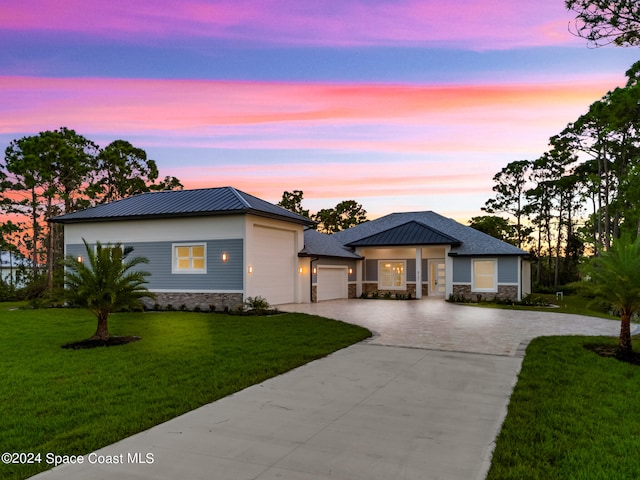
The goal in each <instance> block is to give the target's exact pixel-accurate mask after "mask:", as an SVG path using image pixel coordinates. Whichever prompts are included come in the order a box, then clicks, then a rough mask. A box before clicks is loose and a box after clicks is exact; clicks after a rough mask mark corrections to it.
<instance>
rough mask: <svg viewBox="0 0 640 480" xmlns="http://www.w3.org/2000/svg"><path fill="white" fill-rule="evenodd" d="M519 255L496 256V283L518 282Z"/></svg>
mask: <svg viewBox="0 0 640 480" xmlns="http://www.w3.org/2000/svg"><path fill="white" fill-rule="evenodd" d="M519 262H520V257H499V258H498V283H518V263H519Z"/></svg>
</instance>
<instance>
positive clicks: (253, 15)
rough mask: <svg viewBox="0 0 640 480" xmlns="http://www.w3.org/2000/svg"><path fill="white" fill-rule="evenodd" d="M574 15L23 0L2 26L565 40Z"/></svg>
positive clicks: (207, 34)
mask: <svg viewBox="0 0 640 480" xmlns="http://www.w3.org/2000/svg"><path fill="white" fill-rule="evenodd" d="M33 12H39V13H40V14H39V15H34V13H33ZM498 12H499V13H498ZM563 19H564V20H563ZM570 19H571V15H570V14H569V13H568V12H566V11H565V10H564V8H563V5H562V2H559V1H558V0H540V1H537V2H513V1H512V0H483V1H474V2H469V1H465V0H454V1H451V2H441V1H440V0H387V1H375V2H371V1H369V0H351V1H344V0H326V1H323V2H317V1H314V0H297V1H296V2H291V1H290V0H263V1H243V2H240V3H239V2H237V1H235V0H215V1H214V0H208V1H206V0H182V1H180V2H176V1H174V0H153V1H151V0H140V1H136V2H130V1H128V0H111V1H109V2H89V1H86V0H66V1H65V2H50V1H49V0H22V1H20V2H6V4H5V5H2V6H0V29H9V30H14V31H40V32H51V33H53V32H63V33H70V34H80V35H91V36H100V37H103V38H109V39H116V40H117V39H122V38H123V37H125V38H126V39H127V40H128V41H130V40H132V39H138V41H140V42H147V41H149V40H152V39H154V40H156V41H157V40H158V39H166V38H173V39H176V38H183V39H188V38H191V39H198V38H214V39H226V40H230V41H242V42H247V43H252V44H255V43H263V44H264V43H266V44H276V45H278V44H279V45H289V46H291V45H300V46H311V45H313V46H349V47H353V46H379V45H392V46H400V45H404V46H407V45H410V46H429V45H430V46H450V47H456V48H458V47H467V48H470V49H474V50H485V49H505V48H514V47H531V46H547V45H559V44H562V45H566V44H571V43H573V42H574V41H575V39H573V38H572V37H571V36H570V35H568V34H567V33H566V30H567V24H568V22H569V20H570Z"/></svg>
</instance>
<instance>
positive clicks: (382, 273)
mask: <svg viewBox="0 0 640 480" xmlns="http://www.w3.org/2000/svg"><path fill="white" fill-rule="evenodd" d="M405 271H406V262H398V261H391V260H380V262H378V288H379V289H387V290H394V289H395V290H404V288H405V284H406V277H405Z"/></svg>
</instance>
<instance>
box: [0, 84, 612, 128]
mask: <svg viewBox="0 0 640 480" xmlns="http://www.w3.org/2000/svg"><path fill="white" fill-rule="evenodd" d="M605 85H607V86H608V87H610V86H611V81H610V79H609V81H608V82H602V83H601V82H598V81H596V82H594V81H589V80H586V81H583V82H582V83H574V82H571V81H567V82H566V83H565V82H562V83H560V82H558V83H554V84H548V85H543V86H537V85H525V84H523V85H486V86H482V85H480V86H469V85H445V86H412V85H366V84H365V85H338V84H289V83H258V82H218V81H188V80H126V79H104V78H97V79H60V78H32V77H0V91H2V93H3V96H4V98H5V105H4V106H3V116H2V118H1V119H0V131H3V132H9V131H15V130H22V129H23V128H24V127H26V126H27V125H48V124H50V123H51V122H52V121H53V122H55V123H56V124H57V123H60V122H61V121H66V122H68V123H71V124H82V125H86V126H87V127H88V128H90V129H92V130H98V131H105V130H111V129H116V130H121V131H134V130H136V131H138V130H143V131H172V132H176V131H177V132H183V131H189V130H190V129H191V130H192V131H193V132H194V133H197V132H198V131H201V132H202V133H211V132H210V130H207V129H208V128H211V127H224V128H229V127H233V126H236V127H242V126H260V125H280V124H282V125H284V124H304V125H322V124H331V125H335V124H336V123H344V124H355V123H360V124H372V125H373V124H376V123H380V122H382V123H389V122H392V123H393V124H394V125H402V124H406V125H441V124H443V123H448V122H452V121H462V122H465V121H467V122H471V123H473V122H474V121H475V120H478V119H483V118H484V119H487V118H491V119H498V120H499V119H500V118H503V117H505V115H506V116H509V115H515V116H519V117H520V118H521V119H522V120H524V121H527V120H528V117H527V116H523V115H518V112H523V111H525V110H531V109H533V110H534V111H538V112H539V113H543V112H542V110H541V109H543V108H547V106H548V107H551V108H554V109H558V108H562V107H570V108H575V107H576V106H578V105H579V106H581V108H582V109H585V108H586V106H588V104H589V103H591V102H592V101H593V100H595V99H597V98H599V96H600V95H601V94H602V93H603V92H604V91H606V89H605ZM38 128H40V127H38ZM396 128H397V127H396Z"/></svg>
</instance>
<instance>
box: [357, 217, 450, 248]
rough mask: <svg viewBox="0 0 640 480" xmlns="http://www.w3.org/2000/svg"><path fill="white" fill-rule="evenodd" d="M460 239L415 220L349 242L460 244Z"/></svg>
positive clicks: (363, 244)
mask: <svg viewBox="0 0 640 480" xmlns="http://www.w3.org/2000/svg"><path fill="white" fill-rule="evenodd" d="M460 244H461V242H460V240H458V239H456V238H454V237H452V236H449V235H447V234H445V233H442V232H440V231H438V230H436V229H435V228H432V227H430V226H428V225H425V224H423V223H420V222H417V221H415V220H410V221H409V222H407V223H403V224H402V225H398V226H397V227H391V228H389V229H387V230H383V231H382V232H380V233H375V234H373V235H370V236H368V237H364V238H361V239H359V240H355V241H353V242H349V243H347V244H346V245H347V246H349V247H379V246H401V245H456V246H457V245H460Z"/></svg>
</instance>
